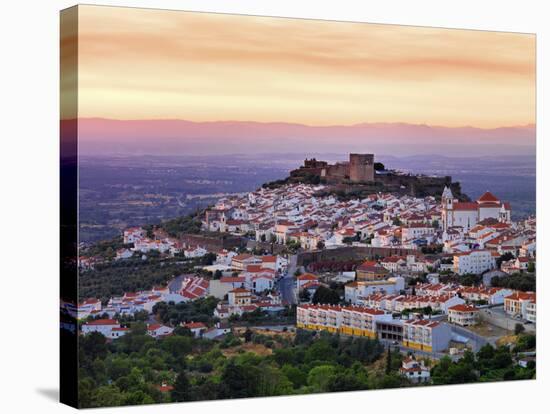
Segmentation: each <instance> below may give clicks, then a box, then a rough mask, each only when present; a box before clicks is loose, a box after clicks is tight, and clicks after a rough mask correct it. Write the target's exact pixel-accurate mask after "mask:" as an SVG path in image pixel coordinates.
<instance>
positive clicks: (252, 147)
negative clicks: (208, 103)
mask: <svg viewBox="0 0 550 414" xmlns="http://www.w3.org/2000/svg"><path fill="white" fill-rule="evenodd" d="M70 122H71V121H70V120H67V121H62V125H61V126H62V131H67V129H68V128H69V125H70ZM78 131H79V152H80V153H81V154H87V155H101V154H104V155H106V154H158V155H177V154H181V155H192V154H196V155H205V154H237V153H240V154H258V153H270V152H278V153H282V152H288V153H319V152H338V153H348V152H369V153H379V154H380V153H384V154H394V155H398V156H405V155H414V154H426V153H431V154H447V155H453V156H479V155H514V154H516V155H531V154H534V153H535V142H536V130H535V126H534V125H522V126H512V127H501V128H492V129H482V128H475V127H469V126H466V127H458V128H450V127H441V126H430V125H414V124H405V123H361V124H356V125H350V126H343V125H335V126H308V125H302V124H291V123H278V122H273V123H261V122H246V121H219V122H192V121H186V120H112V119H102V118H84V119H80V120H79V123H78Z"/></svg>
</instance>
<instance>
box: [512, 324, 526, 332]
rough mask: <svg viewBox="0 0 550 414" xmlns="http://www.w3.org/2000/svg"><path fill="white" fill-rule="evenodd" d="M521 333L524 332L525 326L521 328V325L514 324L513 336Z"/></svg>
mask: <svg viewBox="0 0 550 414" xmlns="http://www.w3.org/2000/svg"><path fill="white" fill-rule="evenodd" d="M523 332H525V326H523V324H522V323H516V325H515V326H514V334H515V335H519V334H521V333H523Z"/></svg>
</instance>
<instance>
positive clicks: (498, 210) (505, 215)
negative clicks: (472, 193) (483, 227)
mask: <svg viewBox="0 0 550 414" xmlns="http://www.w3.org/2000/svg"><path fill="white" fill-rule="evenodd" d="M510 216H511V207H510V203H507V202H502V201H500V200H499V199H498V198H497V197H495V196H494V195H493V194H492V193H490V192H489V191H487V192H485V193H484V194H483V195H482V196H481V197H479V198H478V199H477V201H473V202H470V201H467V202H463V201H458V200H457V199H455V198H454V196H453V193H452V192H451V189H450V188H449V187H445V189H444V190H443V194H442V196H441V222H442V225H443V231H447V229H449V228H450V227H455V226H459V227H462V228H463V229H464V231H468V230H470V229H471V228H472V227H474V226H475V225H476V224H477V223H479V222H480V221H483V220H485V219H488V218H493V219H496V220H498V221H500V222H502V223H509V222H510V218H511V217H510Z"/></svg>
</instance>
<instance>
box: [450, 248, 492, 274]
mask: <svg viewBox="0 0 550 414" xmlns="http://www.w3.org/2000/svg"><path fill="white" fill-rule="evenodd" d="M495 266H496V265H495V258H494V256H493V254H492V253H491V251H489V250H471V251H469V252H463V253H456V254H455V255H454V256H453V271H454V272H455V273H457V274H459V275H463V274H466V273H473V274H476V275H479V274H481V273H483V272H485V271H487V270H491V269H494V268H495Z"/></svg>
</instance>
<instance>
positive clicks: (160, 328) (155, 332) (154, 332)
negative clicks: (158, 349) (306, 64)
mask: <svg viewBox="0 0 550 414" xmlns="http://www.w3.org/2000/svg"><path fill="white" fill-rule="evenodd" d="M173 330H174V328H170V327H169V326H165V325H161V324H158V323H155V324H150V325H147V335H149V336H152V337H153V338H161V337H163V336H166V335H170V334H171V333H172V331H173Z"/></svg>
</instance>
